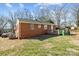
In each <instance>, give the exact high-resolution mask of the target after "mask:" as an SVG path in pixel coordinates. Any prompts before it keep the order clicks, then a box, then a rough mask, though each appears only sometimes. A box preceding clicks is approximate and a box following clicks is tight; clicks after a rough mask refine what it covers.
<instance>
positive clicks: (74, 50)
mask: <svg viewBox="0 0 79 59" xmlns="http://www.w3.org/2000/svg"><path fill="white" fill-rule="evenodd" d="M66 50H67V51H69V52H79V51H78V50H76V49H73V48H67V49H66Z"/></svg>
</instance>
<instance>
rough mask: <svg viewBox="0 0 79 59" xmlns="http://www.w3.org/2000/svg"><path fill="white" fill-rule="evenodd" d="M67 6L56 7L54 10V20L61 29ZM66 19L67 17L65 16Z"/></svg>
mask: <svg viewBox="0 0 79 59" xmlns="http://www.w3.org/2000/svg"><path fill="white" fill-rule="evenodd" d="M64 7H65V5H63V6H60V7H55V8H54V9H53V10H52V14H53V16H54V17H53V18H55V20H56V21H57V25H58V27H59V28H60V21H61V16H62V10H63V9H64ZM64 18H65V15H64Z"/></svg>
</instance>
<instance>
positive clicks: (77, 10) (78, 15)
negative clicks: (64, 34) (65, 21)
mask: <svg viewBox="0 0 79 59" xmlns="http://www.w3.org/2000/svg"><path fill="white" fill-rule="evenodd" d="M72 9H73V11H74V12H73V15H74V16H75V19H76V20H77V21H76V23H77V26H79V7H78V6H74V8H72Z"/></svg>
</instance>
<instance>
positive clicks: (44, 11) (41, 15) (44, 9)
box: [35, 4, 51, 22]
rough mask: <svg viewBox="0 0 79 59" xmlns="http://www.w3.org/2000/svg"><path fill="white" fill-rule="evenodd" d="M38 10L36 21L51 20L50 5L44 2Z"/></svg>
mask: <svg viewBox="0 0 79 59" xmlns="http://www.w3.org/2000/svg"><path fill="white" fill-rule="evenodd" d="M37 10H38V12H37V11H36V12H35V15H36V16H35V18H36V21H40V22H50V21H51V19H50V17H49V16H50V9H49V8H48V5H46V4H42V5H41V7H39V9H37Z"/></svg>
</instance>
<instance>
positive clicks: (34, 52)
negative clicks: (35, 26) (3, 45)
mask: <svg viewBox="0 0 79 59" xmlns="http://www.w3.org/2000/svg"><path fill="white" fill-rule="evenodd" d="M71 40H72V37H71V36H58V37H50V38H47V39H45V40H42V41H41V40H39V39H36V40H35V39H28V40H25V43H24V44H22V45H21V46H20V47H15V48H12V49H8V50H4V51H0V55H1V56H6V55H12V56H64V55H65V56H69V55H70V56H72V55H76V56H78V55H79V46H76V45H74V44H73V43H70V42H69V41H71Z"/></svg>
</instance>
